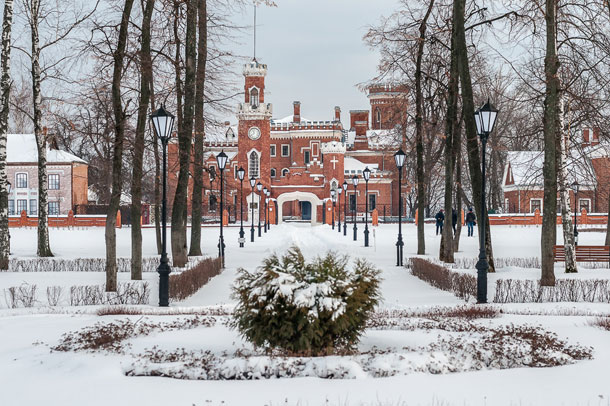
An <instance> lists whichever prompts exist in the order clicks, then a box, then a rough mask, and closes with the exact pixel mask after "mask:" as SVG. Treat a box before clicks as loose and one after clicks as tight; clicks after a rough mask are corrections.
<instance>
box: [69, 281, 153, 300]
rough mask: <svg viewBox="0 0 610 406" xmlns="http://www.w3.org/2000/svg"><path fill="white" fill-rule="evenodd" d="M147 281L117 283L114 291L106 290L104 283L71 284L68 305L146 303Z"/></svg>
mask: <svg viewBox="0 0 610 406" xmlns="http://www.w3.org/2000/svg"><path fill="white" fill-rule="evenodd" d="M149 296H150V287H149V285H148V282H126V283H119V284H118V285H117V291H116V292H106V285H103V284H102V285H84V286H72V287H71V288H70V306H91V305H125V304H134V305H137V304H148V300H149Z"/></svg>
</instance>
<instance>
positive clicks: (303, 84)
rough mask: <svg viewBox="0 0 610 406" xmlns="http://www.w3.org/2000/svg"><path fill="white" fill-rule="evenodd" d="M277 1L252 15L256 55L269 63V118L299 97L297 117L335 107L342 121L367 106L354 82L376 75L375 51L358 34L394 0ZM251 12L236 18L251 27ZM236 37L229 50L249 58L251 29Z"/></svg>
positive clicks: (321, 114) (327, 115) (327, 113)
mask: <svg viewBox="0 0 610 406" xmlns="http://www.w3.org/2000/svg"><path fill="white" fill-rule="evenodd" d="M276 4H277V7H266V6H260V7H258V9H257V17H256V18H257V24H256V25H257V34H256V43H257V44H256V58H257V60H258V61H259V62H261V63H266V64H267V67H268V72H267V78H266V82H265V102H267V103H272V104H273V117H274V118H281V117H285V116H288V115H291V114H292V102H293V101H295V100H298V101H300V102H301V116H302V117H305V118H307V119H310V120H332V119H333V115H334V106H340V107H341V112H342V117H341V118H342V121H343V122H344V123H345V122H346V121H347V119H348V117H349V110H357V109H368V108H369V104H368V99H367V98H366V95H365V94H364V93H363V92H361V91H359V90H358V89H357V87H356V85H357V84H358V83H361V82H364V81H367V80H370V79H371V78H373V77H374V76H375V75H376V73H377V71H376V67H377V63H378V59H379V56H378V54H377V52H375V51H372V50H370V49H369V48H368V46H367V45H366V44H365V43H364V42H363V41H362V37H363V35H364V34H365V33H366V30H367V27H368V26H370V25H375V24H377V23H378V22H379V20H380V17H381V16H388V15H389V14H390V13H392V11H393V10H395V9H396V7H397V5H398V0H276ZM252 17H253V10H252V8H249V10H246V13H244V14H243V15H241V16H238V17H237V18H236V22H237V23H240V24H243V25H249V26H252V24H253V18H252ZM239 42H240V44H238V45H236V46H235V49H234V51H235V52H236V53H238V54H240V55H248V56H250V57H251V56H252V53H253V46H252V44H253V40H252V30H251V29H249V30H247V31H246V32H244V34H243V35H242V36H241V38H240V39H239ZM240 80H241V77H240ZM238 85H239V86H240V87H241V85H242V83H239V84H238ZM230 120H231V122H235V121H236V118H235V117H231V118H230Z"/></svg>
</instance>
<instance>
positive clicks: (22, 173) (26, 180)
mask: <svg viewBox="0 0 610 406" xmlns="http://www.w3.org/2000/svg"><path fill="white" fill-rule="evenodd" d="M19 175H25V186H19V182H18V181H17V179H18V177H19ZM28 178H29V176H28V173H27V172H17V173H16V174H15V189H27V188H28V183H29V179H28Z"/></svg>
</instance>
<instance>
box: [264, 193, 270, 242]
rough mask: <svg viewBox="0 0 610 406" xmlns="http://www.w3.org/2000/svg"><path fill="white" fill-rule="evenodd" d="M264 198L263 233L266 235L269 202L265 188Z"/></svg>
mask: <svg viewBox="0 0 610 406" xmlns="http://www.w3.org/2000/svg"><path fill="white" fill-rule="evenodd" d="M263 196H264V199H265V223H263V231H265V233H266V232H267V201H268V200H269V199H268V198H267V188H266V187H264V188H263Z"/></svg>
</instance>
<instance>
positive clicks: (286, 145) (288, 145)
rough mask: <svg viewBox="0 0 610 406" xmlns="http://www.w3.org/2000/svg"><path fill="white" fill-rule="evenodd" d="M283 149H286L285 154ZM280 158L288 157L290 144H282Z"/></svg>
mask: <svg viewBox="0 0 610 406" xmlns="http://www.w3.org/2000/svg"><path fill="white" fill-rule="evenodd" d="M284 147H286V151H287V152H286V153H285V154H284ZM281 152H282V156H284V157H286V156H290V144H282V151H281Z"/></svg>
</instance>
